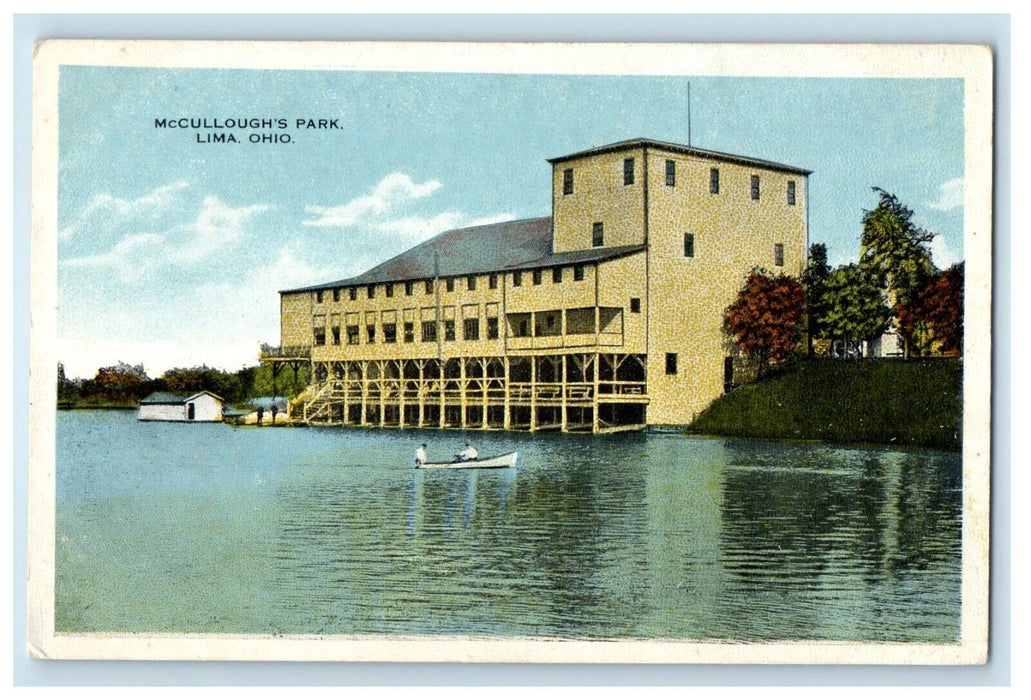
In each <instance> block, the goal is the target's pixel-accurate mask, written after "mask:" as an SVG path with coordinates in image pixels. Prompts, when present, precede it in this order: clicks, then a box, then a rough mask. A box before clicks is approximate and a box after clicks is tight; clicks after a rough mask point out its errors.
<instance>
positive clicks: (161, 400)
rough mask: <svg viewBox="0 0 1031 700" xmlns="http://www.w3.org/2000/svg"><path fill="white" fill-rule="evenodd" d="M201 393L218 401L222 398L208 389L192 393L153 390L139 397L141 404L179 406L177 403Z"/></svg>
mask: <svg viewBox="0 0 1031 700" xmlns="http://www.w3.org/2000/svg"><path fill="white" fill-rule="evenodd" d="M201 394H207V395H209V396H214V397H215V398H216V399H218V400H219V401H221V400H222V397H221V396H216V395H215V394H212V393H211V392H210V391H195V392H193V393H192V394H172V393H169V392H167V391H155V392H154V393H153V394H149V395H148V396H146V397H144V398H142V399H140V405H141V406H143V405H154V404H165V405H172V406H179V405H182V404H184V403H186V402H187V401H189V400H190V399H192V398H193V397H195V396H200V395H201Z"/></svg>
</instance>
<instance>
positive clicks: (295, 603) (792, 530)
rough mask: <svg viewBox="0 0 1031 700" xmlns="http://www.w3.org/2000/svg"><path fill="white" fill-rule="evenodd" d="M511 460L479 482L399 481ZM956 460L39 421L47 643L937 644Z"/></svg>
mask: <svg viewBox="0 0 1031 700" xmlns="http://www.w3.org/2000/svg"><path fill="white" fill-rule="evenodd" d="M467 435H468V436H469V437H470V439H471V441H472V442H473V443H474V444H475V445H476V446H477V447H478V449H479V451H480V454H481V455H484V456H487V455H491V454H496V453H501V452H507V451H510V450H518V451H519V452H520V460H519V466H518V467H517V468H516V469H508V470H499V471H475V470H473V471H422V470H418V471H417V470H415V469H413V468H412V454H413V451H414V449H415V447H416V446H417V445H418V443H419V442H423V441H425V442H427V443H428V444H429V453H430V457H431V458H434V457H445V456H448V455H451V454H453V453H455V452H457V451H458V450H459V449H460V448H461V447H462V445H463V444H464V442H465V439H466V437H467ZM961 472H962V470H961V460H960V455H959V454H958V453H952V452H934V451H911V450H906V451H901V450H890V449H864V448H854V447H841V446H833V445H808V444H807V445H796V444H781V443H768V442H752V441H741V440H728V439H714V438H697V437H684V436H679V435H667V434H649V435H644V434H640V435H638V434H629V435H620V436H601V437H598V436H585V435H579V436H578V435H557V434H537V435H528V434H514V433H469V434H463V433H460V432H438V431H432V432H429V431H412V430H409V431H376V430H357V429H348V430H342V429H328V428H327V429H315V428H310V429H271V428H264V429H256V428H233V427H229V426H225V425H221V424H209V425H204V424H195V425H185V424H172V423H138V422H137V421H136V415H135V412H122V411H94V412H68V411H61V412H58V415H57V552H56V557H57V581H56V587H57V601H56V611H57V630H58V631H59V632H193V633H201V632H205V633H206V632H226V633H277V634H304V633H309V634H350V635H354V634H399V633H404V634H447V635H450V634H455V635H476V636H480V635H489V636H549V637H585V638H596V637H627V638H686V639H744V640H778V639H818V640H866V641H919V642H952V641H955V640H956V639H957V638H958V636H959V619H960V524H961V523H960V518H961V503H962V499H961V486H962V484H961V477H962V474H961Z"/></svg>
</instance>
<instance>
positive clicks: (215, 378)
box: [161, 365, 245, 403]
mask: <svg viewBox="0 0 1031 700" xmlns="http://www.w3.org/2000/svg"><path fill="white" fill-rule="evenodd" d="M161 378H162V379H163V380H164V381H165V384H166V385H167V386H168V390H169V391H171V392H172V393H175V394H190V393H194V392H197V391H210V392H211V393H213V394H216V395H217V396H221V397H222V398H223V399H225V400H226V401H227V402H229V403H234V402H237V401H240V400H241V399H243V398H245V394H244V391H243V388H242V385H241V384H242V383H241V380H240V377H239V376H237V374H230V373H228V372H224V371H222V370H220V369H213V368H211V367H208V366H207V365H200V366H198V367H175V368H173V369H170V370H168V371H167V372H165V373H164V374H163V375H161Z"/></svg>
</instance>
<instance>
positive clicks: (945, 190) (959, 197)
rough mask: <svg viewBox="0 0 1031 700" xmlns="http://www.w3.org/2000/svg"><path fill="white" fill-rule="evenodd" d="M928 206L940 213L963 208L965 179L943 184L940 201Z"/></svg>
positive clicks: (953, 179)
mask: <svg viewBox="0 0 1031 700" xmlns="http://www.w3.org/2000/svg"><path fill="white" fill-rule="evenodd" d="M927 206H928V207H929V208H931V209H937V210H938V211H952V210H953V209H958V208H959V207H961V206H963V178H961V177H955V178H952V179H951V180H947V181H946V182H943V183H942V184H941V188H940V191H939V193H938V200H937V201H935V202H928V203H927Z"/></svg>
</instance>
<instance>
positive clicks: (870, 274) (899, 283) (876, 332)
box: [725, 188, 963, 376]
mask: <svg viewBox="0 0 1031 700" xmlns="http://www.w3.org/2000/svg"><path fill="white" fill-rule="evenodd" d="M874 192H876V193H877V195H878V202H877V206H876V207H874V208H873V209H871V210H869V211H866V212H864V214H863V218H862V226H863V233H862V239H861V249H860V256H859V262H858V263H850V264H847V265H841V266H839V267H837V268H834V269H832V268H831V267H830V265H828V263H827V246H826V245H824V244H822V243H815V244H813V245H811V246H810V248H809V257H808V261H807V264H806V267H805V269H804V271H803V272H802V275H801V278H800V279H798V280H795V279H794V278H792V277H789V276H785V275H772V274H771V273H769V272H767V271H765V270H761V269H757V270H753V271H752V273H751V274H750V275H749V276H748V278H747V279H746V280H745V285H744V287H743V288H742V289H741V292H740V293H739V294H738V297H737V299H736V300H735V302H734V303H733V304H732V305H731V306H730V307H728V308H727V310H726V314H725V327H726V331H727V333H728V334H729V335H730V337H731V339H732V340H733V342H734V343H735V344H736V345H737V346H738V347H739V348H740V349H741V351H742V352H743V353H744V354H745V356H746V357H748V358H750V359H751V360H753V361H754V362H755V363H756V365H757V367H758V374H759V376H763V375H764V374H766V373H767V371H768V370H769V368H770V366H771V365H776V364H779V363H781V362H784V361H785V360H787V359H788V358H790V357H792V356H793V355H795V354H796V353H797V352H799V347H798V346H799V344H800V342H801V339H802V337H803V335H804V336H805V337H806V338H807V341H808V342H807V346H806V348H805V351H806V352H807V353H808V354H810V355H813V354H815V352H816V351H815V349H814V346H815V341H817V340H821V341H824V343H825V344H826V343H828V342H829V343H830V344H833V342H834V341H838V342H839V343H840V346H841V347H844V348H861V347H862V344H863V343H864V342H865V341H866V342H868V341H873V340H875V339H877V338H879V337H881V336H882V335H883V334H884V333H885V332H886V331H888V330H894V331H895V332H896V333H897V334H898V337H899V340H900V342H901V347H902V354H903V355H904V357H905V358H907V359H908V358H910V357H913V356H924V355H930V354H950V355H958V354H959V353H961V352H962V348H963V263H958V264H956V265H953V266H952V267H950V268H948V269H947V270H939V269H938V268H937V267H935V265H934V263H933V261H932V260H931V253H930V249H929V244H930V242H931V241H932V240H933V238H934V234H933V233H930V232H929V231H925V230H924V229H921V228H919V227H918V226H916V225H915V224H914V223H913V210H912V209H910V208H909V207H907V206H905V205H904V204H902V203H901V202H900V201H899V200H898V198H897V197H896V196H895V195H893V194H891V193H889V192H886V191H884V190H882V189H880V188H874ZM859 355H861V352H859V353H857V355H856V356H859Z"/></svg>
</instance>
